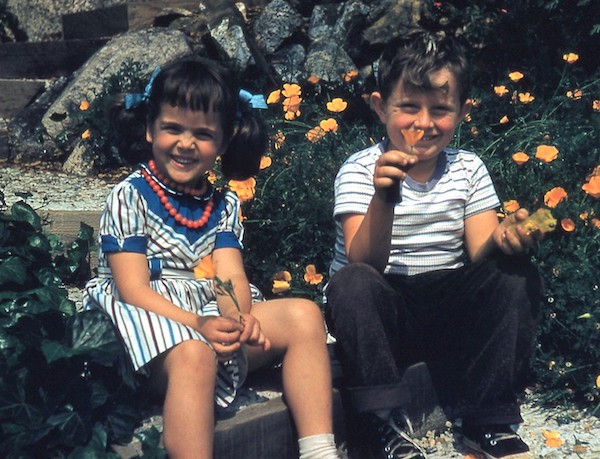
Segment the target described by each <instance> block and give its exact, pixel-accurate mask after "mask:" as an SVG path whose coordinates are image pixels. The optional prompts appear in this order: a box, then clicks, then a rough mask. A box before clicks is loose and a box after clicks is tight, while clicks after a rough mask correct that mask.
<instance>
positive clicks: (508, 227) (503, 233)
mask: <svg viewBox="0 0 600 459" xmlns="http://www.w3.org/2000/svg"><path fill="white" fill-rule="evenodd" d="M528 216H529V212H528V211H527V210H526V209H519V210H518V211H516V212H515V213H513V214H511V215H509V216H508V217H506V218H505V219H504V221H502V223H500V225H498V227H497V228H496V230H495V231H494V233H493V236H492V237H493V238H494V241H495V242H496V245H497V246H498V248H500V250H502V252H504V253H505V254H507V255H513V254H515V253H520V252H523V251H524V250H525V249H527V248H529V247H531V246H532V245H533V243H534V242H535V241H537V240H539V239H541V237H542V236H543V235H542V234H541V233H539V232H534V233H529V232H528V231H527V229H526V228H524V227H523V226H522V225H520V223H523V222H524V221H525V220H527V217H528Z"/></svg>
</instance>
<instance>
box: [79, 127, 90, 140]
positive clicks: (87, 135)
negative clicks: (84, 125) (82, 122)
mask: <svg viewBox="0 0 600 459" xmlns="http://www.w3.org/2000/svg"><path fill="white" fill-rule="evenodd" d="M91 136H92V133H91V132H90V130H89V129H86V130H85V131H83V132H82V133H81V138H82V139H83V140H86V139H89V138H90V137H91Z"/></svg>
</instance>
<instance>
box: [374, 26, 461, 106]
mask: <svg viewBox="0 0 600 459" xmlns="http://www.w3.org/2000/svg"><path fill="white" fill-rule="evenodd" d="M443 68H447V69H448V70H449V71H450V72H452V74H453V75H454V77H455V78H456V82H457V84H458V96H459V99H460V103H461V104H463V103H465V101H466V100H467V98H468V94H469V91H470V75H469V69H468V60H467V53H466V47H465V46H464V45H463V44H462V43H460V42H459V40H458V39H456V38H454V37H450V36H446V35H444V34H442V33H439V32H438V33H434V32H428V31H425V30H422V29H417V30H413V31H411V32H409V33H407V34H404V35H401V36H399V37H397V38H395V39H393V40H391V41H390V42H389V43H388V44H387V45H386V46H385V49H384V50H383V53H382V54H381V57H380V59H379V66H378V76H377V84H378V86H379V92H380V93H381V96H382V98H383V99H384V100H387V99H388V97H389V96H390V95H391V94H392V92H393V91H394V88H395V86H396V84H397V83H398V81H403V82H404V84H407V85H409V86H413V87H416V88H422V89H433V86H432V85H431V81H430V76H431V73H432V72H436V71H438V70H441V69H443Z"/></svg>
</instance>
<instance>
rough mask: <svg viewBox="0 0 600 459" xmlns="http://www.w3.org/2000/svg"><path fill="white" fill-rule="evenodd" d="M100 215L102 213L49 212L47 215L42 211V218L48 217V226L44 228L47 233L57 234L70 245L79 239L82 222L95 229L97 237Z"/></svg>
mask: <svg viewBox="0 0 600 459" xmlns="http://www.w3.org/2000/svg"><path fill="white" fill-rule="evenodd" d="M100 213H101V212H100V211H72V210H49V211H48V213H47V215H44V214H45V212H43V211H41V213H40V216H42V217H47V220H48V225H47V226H46V227H45V228H44V230H45V231H46V232H48V233H52V234H56V235H57V236H59V237H60V239H61V240H62V241H63V242H65V243H68V242H71V241H73V240H75V238H76V237H77V233H79V227H80V223H81V222H83V223H85V224H86V225H90V226H91V227H92V228H94V235H97V234H98V227H99V226H100Z"/></svg>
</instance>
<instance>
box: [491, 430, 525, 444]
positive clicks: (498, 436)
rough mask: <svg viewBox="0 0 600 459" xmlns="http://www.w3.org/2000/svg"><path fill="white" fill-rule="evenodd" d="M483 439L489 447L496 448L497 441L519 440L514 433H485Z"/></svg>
mask: <svg viewBox="0 0 600 459" xmlns="http://www.w3.org/2000/svg"><path fill="white" fill-rule="evenodd" d="M483 437H484V438H485V439H486V440H487V441H488V442H489V444H490V445H491V446H496V445H497V444H498V442H499V441H504V440H512V439H513V438H519V439H520V438H521V437H519V436H518V435H517V434H516V433H508V432H497V433H492V432H489V433H485V434H484V435H483Z"/></svg>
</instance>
